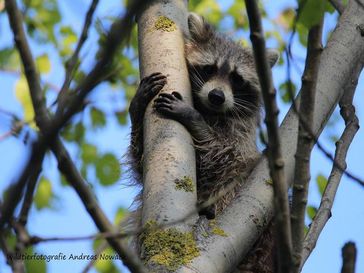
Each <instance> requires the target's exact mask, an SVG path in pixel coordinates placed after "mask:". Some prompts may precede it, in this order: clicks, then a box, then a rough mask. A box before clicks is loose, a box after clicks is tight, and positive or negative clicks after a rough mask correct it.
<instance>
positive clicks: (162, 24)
mask: <svg viewBox="0 0 364 273" xmlns="http://www.w3.org/2000/svg"><path fill="white" fill-rule="evenodd" d="M154 27H155V29H158V30H162V31H166V32H172V31H175V30H176V29H177V27H176V23H175V22H173V21H172V20H171V19H169V18H168V17H166V16H159V17H158V19H157V21H155V23H154Z"/></svg>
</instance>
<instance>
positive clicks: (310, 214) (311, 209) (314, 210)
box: [306, 206, 317, 221]
mask: <svg viewBox="0 0 364 273" xmlns="http://www.w3.org/2000/svg"><path fill="white" fill-rule="evenodd" d="M306 212H307V215H308V217H309V218H310V219H311V221H312V220H313V218H314V217H315V215H316V213H317V208H316V207H314V206H307V208H306Z"/></svg>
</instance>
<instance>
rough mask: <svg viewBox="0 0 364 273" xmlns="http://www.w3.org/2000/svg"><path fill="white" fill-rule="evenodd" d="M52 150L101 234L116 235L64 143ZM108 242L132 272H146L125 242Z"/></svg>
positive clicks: (58, 144) (52, 147) (57, 144)
mask: <svg viewBox="0 0 364 273" xmlns="http://www.w3.org/2000/svg"><path fill="white" fill-rule="evenodd" d="M51 149H52V151H53V153H54V155H55V156H56V158H57V161H58V168H59V170H60V171H61V172H62V173H63V175H64V176H65V177H66V179H67V181H68V182H69V183H70V184H71V185H72V186H73V187H74V188H75V190H76V191H77V193H78V195H79V196H80V198H81V200H82V202H83V204H84V205H85V208H86V210H87V212H88V213H89V214H90V215H91V217H92V219H93V220H94V222H95V224H96V226H97V227H98V229H99V230H100V231H101V232H107V233H111V232H114V233H115V228H114V227H113V226H112V224H111V223H110V222H109V220H108V219H107V217H106V215H105V214H104V212H103V211H102V209H101V208H100V207H99V205H98V203H97V201H96V199H95V197H94V195H93V193H92V191H91V190H90V188H89V187H88V185H87V183H85V181H84V179H83V178H82V176H81V175H80V173H79V172H78V170H77V169H76V167H75V165H74V164H73V162H72V160H71V158H70V156H69V154H68V153H67V151H66V149H65V148H64V146H63V145H62V143H61V142H60V141H59V140H58V139H57V140H56V141H55V142H54V144H53V145H52V146H51ZM107 240H108V242H109V244H110V245H111V246H112V247H113V248H114V249H115V251H116V252H117V253H118V254H119V255H120V257H121V258H122V260H123V262H124V263H125V265H126V266H127V267H128V268H129V269H130V270H131V271H132V272H136V273H141V272H146V271H145V270H144V267H143V265H142V263H141V262H140V260H139V258H138V257H137V256H136V255H135V254H134V253H133V252H132V251H131V250H130V249H128V247H127V245H126V243H125V242H123V241H120V240H116V239H115V238H113V237H109V238H107Z"/></svg>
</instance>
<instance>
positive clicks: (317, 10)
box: [298, 0, 330, 29]
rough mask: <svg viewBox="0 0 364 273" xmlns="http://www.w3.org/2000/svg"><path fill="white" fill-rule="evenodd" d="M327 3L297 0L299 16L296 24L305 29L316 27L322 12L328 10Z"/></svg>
mask: <svg viewBox="0 0 364 273" xmlns="http://www.w3.org/2000/svg"><path fill="white" fill-rule="evenodd" d="M328 2H329V1H326V0H299V6H300V14H299V17H298V22H300V23H301V24H303V25H304V26H305V27H306V28H307V29H309V28H311V27H312V26H314V25H317V24H318V23H319V22H320V20H321V18H322V16H323V15H324V12H325V11H326V10H329V9H330V7H329V4H328Z"/></svg>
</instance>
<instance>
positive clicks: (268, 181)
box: [264, 178, 273, 185]
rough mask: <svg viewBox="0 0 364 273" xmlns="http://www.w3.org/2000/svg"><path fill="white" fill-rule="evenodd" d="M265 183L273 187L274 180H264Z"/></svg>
mask: <svg viewBox="0 0 364 273" xmlns="http://www.w3.org/2000/svg"><path fill="white" fill-rule="evenodd" d="M264 182H265V183H266V184H268V185H273V180H272V179H271V178H270V179H266V180H264Z"/></svg>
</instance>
